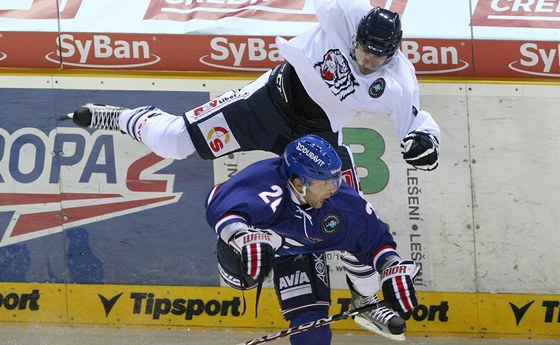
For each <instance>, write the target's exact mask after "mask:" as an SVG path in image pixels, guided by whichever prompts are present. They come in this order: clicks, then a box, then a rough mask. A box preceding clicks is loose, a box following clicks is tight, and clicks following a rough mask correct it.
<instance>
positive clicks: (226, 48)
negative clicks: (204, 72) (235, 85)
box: [199, 36, 284, 72]
mask: <svg viewBox="0 0 560 345" xmlns="http://www.w3.org/2000/svg"><path fill="white" fill-rule="evenodd" d="M210 49H211V53H210V54H207V55H204V56H202V57H201V58H200V59H199V62H200V63H202V64H204V65H206V66H210V67H214V68H219V69H226V70H233V71H254V72H262V71H267V70H269V69H270V65H271V64H274V63H277V62H281V61H284V58H283V57H282V56H281V55H280V52H279V51H278V48H277V46H276V43H274V37H269V38H250V37H248V38H243V37H234V36H231V37H228V38H226V37H214V38H212V40H211V41H210ZM249 65H250V66H252V67H248V66H249Z"/></svg>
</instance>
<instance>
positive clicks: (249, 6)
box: [144, 0, 316, 22]
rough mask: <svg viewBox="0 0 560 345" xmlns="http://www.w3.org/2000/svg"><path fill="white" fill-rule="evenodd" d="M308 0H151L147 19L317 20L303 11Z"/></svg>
mask: <svg viewBox="0 0 560 345" xmlns="http://www.w3.org/2000/svg"><path fill="white" fill-rule="evenodd" d="M304 8H305V0H291V1H285V0H196V1H195V0H151V1H150V5H149V7H148V10H147V11H146V14H145V15H144V20H146V19H162V20H175V21H189V20H193V19H203V20H217V19H223V18H230V17H236V18H249V19H259V20H269V21H277V22H283V21H292V22H314V21H316V19H315V14H314V13H313V12H310V10H307V11H304Z"/></svg>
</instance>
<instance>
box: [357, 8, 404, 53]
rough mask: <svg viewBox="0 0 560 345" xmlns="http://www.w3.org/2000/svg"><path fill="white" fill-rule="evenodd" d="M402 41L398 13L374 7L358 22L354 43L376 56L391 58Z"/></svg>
mask: <svg viewBox="0 0 560 345" xmlns="http://www.w3.org/2000/svg"><path fill="white" fill-rule="evenodd" d="M401 39H402V29H401V20H400V18H399V15H398V13H395V12H391V11H389V10H386V9H383V8H380V7H375V8H373V9H371V10H370V11H369V12H368V14H366V15H365V16H364V17H362V19H361V20H360V23H359V24H358V31H357V32H356V38H355V40H356V42H357V43H359V44H360V45H361V46H362V47H364V49H365V50H366V51H367V52H369V53H371V54H374V55H377V56H389V57H391V56H393V55H394V54H395V52H396V51H397V49H398V48H399V45H400V44H401Z"/></svg>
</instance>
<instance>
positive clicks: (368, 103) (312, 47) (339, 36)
mask: <svg viewBox="0 0 560 345" xmlns="http://www.w3.org/2000/svg"><path fill="white" fill-rule="evenodd" d="M314 4H315V10H316V15H317V19H318V21H319V25H317V26H316V27H314V28H312V29H310V30H307V31H306V32H304V33H302V34H300V35H298V36H297V37H294V38H293V39H291V40H289V41H288V40H286V39H284V38H281V37H278V38H277V39H276V44H277V45H278V49H279V51H280V53H281V54H282V55H283V56H284V58H285V59H286V60H287V61H288V62H289V63H290V64H291V65H292V66H294V68H295V69H296V72H297V74H298V76H299V78H300V80H301V82H302V84H303V86H304V87H305V90H306V91H307V92H308V94H309V96H310V97H311V98H312V99H313V100H314V101H315V102H316V103H317V104H319V105H320V106H321V108H323V110H324V111H325V112H326V114H327V116H328V118H329V121H330V123H331V127H332V129H333V131H334V132H337V131H339V130H341V129H342V128H343V127H344V126H346V125H348V124H349V122H350V121H352V119H353V118H354V117H356V116H363V115H373V114H379V113H385V114H389V116H390V118H391V121H392V123H393V126H394V127H395V129H396V131H397V135H398V136H399V138H400V139H401V140H402V139H403V138H404V137H405V136H406V135H407V134H408V133H410V132H412V131H415V130H421V131H425V132H428V133H431V134H433V135H434V136H435V137H436V138H437V139H438V140H441V138H440V131H439V127H438V125H437V124H436V123H435V121H434V120H433V119H432V117H431V115H430V113H428V112H427V111H422V110H420V97H419V90H418V81H417V79H416V75H415V69H414V66H413V65H412V64H411V63H410V61H408V59H407V58H406V57H405V56H404V55H403V54H402V53H401V52H400V51H398V52H397V54H395V56H393V57H392V58H391V59H390V60H389V61H388V62H387V63H386V64H385V65H383V66H382V67H380V68H379V69H378V70H376V71H375V72H373V73H370V74H368V75H364V74H362V73H361V72H360V71H359V69H358V65H357V63H356V61H354V60H353V59H352V58H351V57H350V52H351V51H352V38H353V36H354V35H355V34H356V31H357V28H358V24H359V22H360V19H361V18H362V17H363V16H364V15H366V14H367V13H368V12H369V11H370V10H371V8H372V7H371V5H370V2H369V0H314ZM440 142H441V141H440Z"/></svg>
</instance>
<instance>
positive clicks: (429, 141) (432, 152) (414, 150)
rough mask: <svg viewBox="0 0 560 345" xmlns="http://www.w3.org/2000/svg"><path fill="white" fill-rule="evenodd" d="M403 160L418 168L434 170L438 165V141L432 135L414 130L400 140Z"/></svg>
mask: <svg viewBox="0 0 560 345" xmlns="http://www.w3.org/2000/svg"><path fill="white" fill-rule="evenodd" d="M401 153H402V155H403V158H404V160H405V161H406V162H407V163H408V164H410V165H412V166H414V167H415V168H416V169H419V170H426V171H430V170H434V169H435V168H437V166H438V159H439V142H438V140H437V138H436V137H434V136H433V135H431V134H429V133H426V132H420V131H414V132H411V133H409V134H408V135H407V136H406V137H404V139H403V141H402V142H401Z"/></svg>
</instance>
